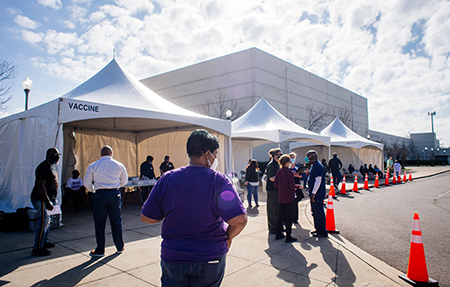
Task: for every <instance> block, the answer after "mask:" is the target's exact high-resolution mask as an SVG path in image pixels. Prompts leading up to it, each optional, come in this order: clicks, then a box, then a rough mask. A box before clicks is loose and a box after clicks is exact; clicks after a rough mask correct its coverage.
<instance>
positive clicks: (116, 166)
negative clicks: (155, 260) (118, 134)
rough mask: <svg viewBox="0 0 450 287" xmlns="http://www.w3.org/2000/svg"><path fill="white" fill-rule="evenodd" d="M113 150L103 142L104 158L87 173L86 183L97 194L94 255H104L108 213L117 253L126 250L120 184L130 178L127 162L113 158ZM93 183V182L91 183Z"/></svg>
mask: <svg viewBox="0 0 450 287" xmlns="http://www.w3.org/2000/svg"><path fill="white" fill-rule="evenodd" d="M112 155H113V150H112V148H111V147H110V146H104V147H102V150H101V156H102V157H101V158H100V159H99V160H98V161H96V162H94V163H92V164H91V165H90V166H89V167H88V169H87V171H86V174H85V176H84V183H85V185H86V188H87V189H88V190H89V191H93V192H95V194H94V205H93V208H92V210H93V214H94V225H95V238H96V240H97V247H96V248H95V250H92V251H91V252H90V255H91V256H92V257H102V256H105V226H106V217H107V216H109V220H110V224H111V232H112V237H113V241H114V245H115V246H116V249H117V252H116V253H117V254H120V253H122V252H123V250H124V242H123V235H122V233H123V231H122V211H121V208H120V205H121V195H120V190H119V188H120V187H122V186H124V185H126V184H127V182H128V174H127V170H126V168H125V166H124V165H123V164H122V163H120V162H118V161H117V160H115V159H113V158H112ZM92 184H94V186H92Z"/></svg>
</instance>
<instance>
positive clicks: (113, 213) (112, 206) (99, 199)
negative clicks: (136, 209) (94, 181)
mask: <svg viewBox="0 0 450 287" xmlns="http://www.w3.org/2000/svg"><path fill="white" fill-rule="evenodd" d="M120 200H121V197H120V191H119V190H118V189H99V190H97V191H96V192H95V194H94V206H93V214H94V223H95V238H96V239H97V248H96V249H95V251H96V252H97V253H101V254H103V253H105V226H106V217H107V216H109V222H110V224H111V231H112V237H113V241H114V245H115V246H116V248H117V250H122V249H123V246H124V243H123V236H122V212H121V209H120Z"/></svg>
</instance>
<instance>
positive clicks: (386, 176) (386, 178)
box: [384, 171, 389, 186]
mask: <svg viewBox="0 0 450 287" xmlns="http://www.w3.org/2000/svg"><path fill="white" fill-rule="evenodd" d="M384 185H386V186H388V185H389V171H387V172H386V173H385V175H384Z"/></svg>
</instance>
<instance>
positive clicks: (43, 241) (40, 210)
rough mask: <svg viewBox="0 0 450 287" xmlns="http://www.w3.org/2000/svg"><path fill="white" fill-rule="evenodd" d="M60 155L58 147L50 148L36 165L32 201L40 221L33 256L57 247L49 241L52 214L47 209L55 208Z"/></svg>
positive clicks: (49, 253) (48, 252)
mask: <svg viewBox="0 0 450 287" xmlns="http://www.w3.org/2000/svg"><path fill="white" fill-rule="evenodd" d="M60 157H61V154H60V153H59V151H58V150H57V149H56V148H49V149H48V150H47V156H46V159H45V160H44V161H43V162H41V163H40V164H39V165H38V166H37V167H36V172H35V175H36V181H35V183H34V187H33V191H32V192H31V203H32V204H33V206H34V208H35V209H36V211H37V218H38V221H37V225H36V234H35V237H34V246H33V250H32V251H31V255H32V256H48V255H51V254H52V253H51V252H50V251H49V250H48V249H47V248H52V247H55V244H54V243H52V242H49V241H48V232H49V228H50V216H49V215H48V213H47V210H53V204H52V201H54V200H55V199H56V195H57V191H58V188H59V183H58V173H57V171H56V164H57V163H58V161H59V158H60Z"/></svg>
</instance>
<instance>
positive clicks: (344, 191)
mask: <svg viewBox="0 0 450 287" xmlns="http://www.w3.org/2000/svg"><path fill="white" fill-rule="evenodd" d="M341 194H347V190H346V189H345V175H344V177H343V178H342V184H341Z"/></svg>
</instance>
